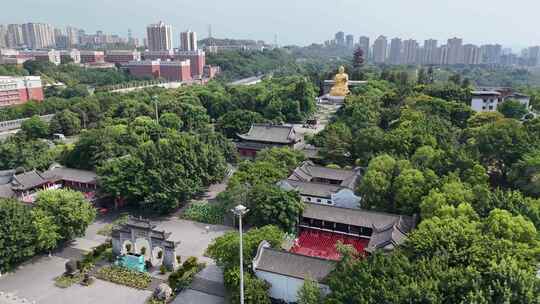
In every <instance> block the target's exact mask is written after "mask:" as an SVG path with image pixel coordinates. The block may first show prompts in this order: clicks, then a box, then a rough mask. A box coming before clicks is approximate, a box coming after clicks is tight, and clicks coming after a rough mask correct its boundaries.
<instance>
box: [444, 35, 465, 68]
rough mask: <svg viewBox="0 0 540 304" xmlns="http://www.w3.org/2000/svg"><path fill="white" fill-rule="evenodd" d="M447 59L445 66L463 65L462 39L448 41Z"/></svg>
mask: <svg viewBox="0 0 540 304" xmlns="http://www.w3.org/2000/svg"><path fill="white" fill-rule="evenodd" d="M447 46H448V58H447V60H446V62H445V63H446V64H463V39H461V38H452V39H448V43H447Z"/></svg>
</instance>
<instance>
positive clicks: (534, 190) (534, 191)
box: [510, 149, 540, 197]
mask: <svg viewBox="0 0 540 304" xmlns="http://www.w3.org/2000/svg"><path fill="white" fill-rule="evenodd" d="M510 179H511V180H512V182H513V184H514V185H515V186H516V187H517V188H519V189H521V191H523V192H524V193H526V194H528V195H530V196H534V197H540V149H536V150H533V151H531V152H529V153H527V154H525V155H523V157H522V158H521V159H520V160H519V161H518V162H516V163H515V164H514V166H513V167H512V172H511V174H510Z"/></svg>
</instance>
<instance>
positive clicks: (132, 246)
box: [120, 240, 135, 254]
mask: <svg viewBox="0 0 540 304" xmlns="http://www.w3.org/2000/svg"><path fill="white" fill-rule="evenodd" d="M128 247H129V249H130V250H128ZM120 252H121V254H127V253H134V252H135V244H133V242H131V240H125V241H124V242H122V249H121V251H120Z"/></svg>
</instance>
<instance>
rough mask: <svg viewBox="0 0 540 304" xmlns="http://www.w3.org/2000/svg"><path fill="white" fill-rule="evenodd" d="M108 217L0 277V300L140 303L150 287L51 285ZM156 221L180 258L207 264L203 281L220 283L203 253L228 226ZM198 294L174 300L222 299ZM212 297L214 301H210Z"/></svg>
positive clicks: (93, 242) (7, 303)
mask: <svg viewBox="0 0 540 304" xmlns="http://www.w3.org/2000/svg"><path fill="white" fill-rule="evenodd" d="M111 221H112V218H107V217H106V218H100V219H98V220H96V222H94V223H93V224H92V225H90V227H89V228H88V229H87V231H86V234H85V236H83V237H81V238H77V239H76V240H75V241H74V242H72V243H71V244H70V245H69V246H68V247H67V248H65V249H63V250H61V251H60V252H57V253H55V256H52V257H47V256H43V257H36V258H35V259H34V260H33V261H31V262H28V263H25V264H23V265H22V266H21V267H19V269H17V270H16V271H15V272H14V273H9V274H5V275H3V276H2V277H0V292H3V293H4V294H3V295H0V304H12V303H25V302H21V301H19V302H14V301H15V300H13V299H12V298H13V296H16V297H17V298H18V299H27V300H28V301H29V302H26V303H32V301H35V302H36V303H38V304H62V303H77V304H90V303H100V304H107V303H111V304H121V303H126V304H127V303H129V304H138V303H141V304H142V303H144V301H145V299H146V298H147V297H148V296H149V295H150V294H151V292H150V291H140V290H136V289H133V288H129V287H124V286H121V285H116V284H112V283H109V282H105V281H101V280H96V282H95V283H94V284H93V285H91V286H90V287H83V286H80V285H73V286H71V287H69V288H67V289H61V288H58V287H56V286H54V278H55V277H56V276H58V275H60V274H62V273H63V272H64V270H65V263H66V262H67V258H68V257H72V256H74V255H76V254H77V253H79V252H82V251H88V250H90V249H91V248H92V247H94V246H97V245H99V244H100V243H102V242H103V241H104V240H105V239H106V238H105V237H104V236H101V235H98V234H97V231H98V230H99V229H101V228H102V227H104V226H105V225H106V224H107V223H110V222H111ZM156 224H157V226H158V227H157V229H160V230H163V229H164V230H166V231H168V232H171V237H170V239H171V240H173V241H179V242H180V244H179V245H178V247H177V254H178V255H180V256H181V257H182V260H185V259H186V258H187V257H190V256H196V257H198V258H199V259H200V260H201V261H204V262H206V263H207V264H208V265H209V268H208V270H204V271H203V272H202V273H201V276H199V277H200V278H202V280H203V283H204V282H206V281H205V280H207V281H211V282H214V283H213V284H215V283H216V281H217V283H218V284H222V277H221V273H220V271H219V269H218V268H217V267H216V266H215V265H214V263H213V261H212V260H211V259H209V258H207V257H204V256H203V255H204V251H205V250H206V247H208V245H209V244H210V242H211V241H212V240H213V239H214V238H216V237H218V236H220V235H223V234H224V233H225V232H226V231H228V230H230V229H231V228H230V227H226V226H220V225H206V224H201V223H196V222H192V221H188V220H180V219H178V218H176V217H170V218H168V219H165V220H162V221H156ZM203 286H204V284H203ZM211 286H212V285H211ZM212 288H213V287H212ZM200 294H201V292H200V291H196V292H195V291H193V292H188V293H187V295H184V293H183V294H182V297H188V298H190V299H191V300H194V301H195V302H175V303H216V304H217V303H222V302H220V301H222V300H223V298H221V297H219V296H215V295H205V294H203V295H202V296H201V297H199V295H200ZM193 297H194V298H193ZM216 298H217V299H218V301H212V300H215V299H216ZM197 301H199V302H197ZM208 301H210V302H208Z"/></svg>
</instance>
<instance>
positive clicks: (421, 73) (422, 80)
mask: <svg viewBox="0 0 540 304" xmlns="http://www.w3.org/2000/svg"><path fill="white" fill-rule="evenodd" d="M416 83H418V84H428V75H427V74H426V70H424V68H420V70H418V77H417V80H416Z"/></svg>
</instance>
